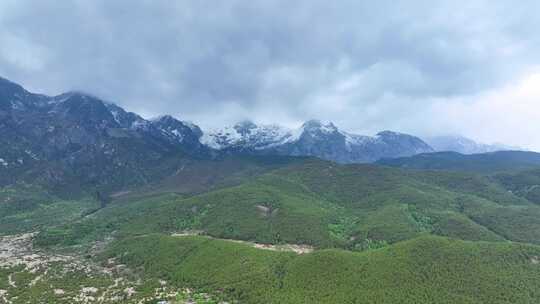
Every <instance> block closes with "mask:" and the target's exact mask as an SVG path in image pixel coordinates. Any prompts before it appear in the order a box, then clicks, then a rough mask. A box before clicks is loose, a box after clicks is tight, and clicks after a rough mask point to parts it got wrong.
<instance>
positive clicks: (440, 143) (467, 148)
mask: <svg viewBox="0 0 540 304" xmlns="http://www.w3.org/2000/svg"><path fill="white" fill-rule="evenodd" d="M424 140H425V141H426V142H427V143H428V144H429V145H430V146H431V147H432V148H433V149H434V150H435V151H437V152H445V151H446V152H448V151H451V152H458V153H461V154H478V153H489V152H495V151H509V150H523V149H521V148H518V147H512V146H507V145H503V144H493V145H487V144H483V143H478V142H475V141H474V140H472V139H469V138H466V137H463V136H456V135H454V136H451V135H448V136H436V137H427V138H424Z"/></svg>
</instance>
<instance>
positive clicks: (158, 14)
mask: <svg viewBox="0 0 540 304" xmlns="http://www.w3.org/2000/svg"><path fill="white" fill-rule="evenodd" d="M539 3H540V2H537V1H519V2H515V1H377V2H374V1H347V0H343V1H319V0H300V1H234V0H231V1H204V0H196V1H195V0H194V1H104V0H103V1H21V0H17V1H12V0H6V1H2V2H1V3H0V45H1V48H0V75H2V76H4V77H6V78H9V79H11V80H14V81H17V82H20V83H22V84H23V85H25V86H27V87H28V88H29V89H31V90H33V91H38V92H44V93H48V94H57V93H60V92H63V91H67V90H71V89H77V90H83V91H87V92H90V93H93V94H95V95H98V96H101V97H103V98H105V99H109V100H111V101H114V102H116V103H118V104H119V105H122V106H124V107H125V108H127V109H129V110H132V111H136V112H139V113H142V114H143V115H146V116H153V115H158V114H163V113H170V114H173V115H175V116H177V117H179V118H182V119H190V120H194V121H195V122H197V123H200V124H201V125H203V126H218V125H222V124H227V123H231V122H234V121H237V120H240V119H246V118H249V119H253V120H255V121H259V122H263V123H269V122H277V123H282V124H285V125H295V124H298V123H300V122H301V121H303V120H306V119H309V118H319V119H323V120H332V121H334V122H335V123H336V124H337V125H340V126H342V127H343V128H344V129H348V130H350V131H356V132H362V133H368V134H369V133H373V132H375V131H378V130H381V129H395V130H400V131H406V132H414V133H416V134H421V135H422V134H428V135H431V134H434V133H444V132H448V133H457V132H459V133H465V135H469V136H473V137H476V138H480V139H483V140H487V141H507V142H508V143H509V144H518V145H525V146H529V147H533V148H540V141H539V142H530V141H527V140H529V139H528V138H530V135H529V134H533V133H535V132H537V131H538V132H540V126H536V125H535V124H538V123H537V122H533V121H532V120H535V119H537V118H538V117H537V116H534V115H533V116H532V117H530V114H529V116H527V115H525V116H526V117H520V115H523V113H528V112H531V111H535V110H537V111H538V112H540V105H539V103H540V93H539V92H537V91H534V90H530V88H529V87H531V86H534V85H535V84H540V81H539V82H535V81H536V78H535V75H538V69H537V66H538V63H539V62H538V61H539V58H538V54H540V52H539V51H540V40H539V38H538V37H540V30H538V29H539V28H540V24H539V23H540V21H539V20H540V19H539V18H537V17H536V14H537V12H538V11H540V4H539ZM531 79H532V80H531ZM520 90H525V91H527V94H528V95H526V96H525V97H523V96H522V94H521V95H520V93H519V92H521V91H520ZM535 94H538V95H535ZM497 96H508V98H509V99H512V98H516V99H515V100H512V102H513V104H514V105H515V104H516V103H518V104H521V108H523V107H525V109H522V110H519V111H513V110H512V109H513V108H514V107H513V106H512V103H510V102H508V101H505V102H506V103H504V102H502V101H500V100H499V99H500V97H497ZM520 96H521V97H520ZM537 97H538V99H536V98H537ZM498 98H499V99H498ZM520 98H521V99H520ZM535 100H536V101H535ZM495 103H497V106H492V105H493V104H495ZM501 103H502V104H501ZM535 106H536V108H534V107H535ZM505 107H506V108H508V109H506V108H505ZM531 107H533V108H531ZM493 108H495V109H496V110H497V111H502V112H503V113H504V112H506V113H507V115H511V116H512V115H513V116H512V117H511V119H510V118H508V119H507V120H503V121H498V122H496V121H493V119H491V118H496V117H497V115H502V114H501V113H499V112H493V113H492V112H490V111H492V109H493ZM517 108H519V106H518V107H517ZM475 111H476V112H478V113H477V114H475V113H476V112H475ZM471 113H472V114H471ZM524 119H525V121H527V119H531V121H530V123H528V125H529V126H528V127H527V128H525V131H523V129H519V130H518V128H519V123H520V122H523V121H524ZM531 125H532V126H531ZM498 127H500V128H501V132H498V131H497V128H498ZM517 132H522V133H523V132H524V133H525V134H524V135H522V137H519V136H517V137H516V136H515V135H513V133H517Z"/></svg>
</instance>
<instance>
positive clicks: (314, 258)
mask: <svg viewBox="0 0 540 304" xmlns="http://www.w3.org/2000/svg"><path fill="white" fill-rule="evenodd" d="M539 255H540V247H536V246H529V245H518V244H510V243H486V242H465V241H457V240H449V239H445V238H441V237H429V236H423V237H419V238H416V239H414V240H410V241H406V242H401V243H398V244H395V245H392V246H389V247H386V248H383V249H378V250H371V251H368V252H363V253H352V252H348V251H342V250H322V251H316V252H314V253H310V254H305V255H295V254H294V253H287V252H273V251H266V250H259V249H255V248H252V247H249V246H247V245H244V244H238V243H234V242H230V241H222V240H212V239H209V238H206V237H171V236H162V235H148V236H142V237H136V238H131V239H126V240H124V241H122V242H120V243H117V244H116V245H114V246H113V247H112V248H111V249H110V250H109V251H108V252H107V255H106V256H107V257H120V261H121V262H122V263H126V264H127V265H129V266H131V267H143V268H144V270H145V273H146V274H147V275H149V276H154V277H160V278H163V279H165V280H167V281H170V282H173V283H175V284H179V285H185V284H187V285H190V286H194V287H197V288H200V289H202V290H205V289H207V290H217V289H219V290H222V291H224V293H225V294H226V295H229V296H232V297H233V298H235V299H238V300H240V301H241V302H242V303H475V304H477V303H486V304H487V303H490V304H495V303H536V302H538V301H540V265H538V260H537V258H538V256H539Z"/></svg>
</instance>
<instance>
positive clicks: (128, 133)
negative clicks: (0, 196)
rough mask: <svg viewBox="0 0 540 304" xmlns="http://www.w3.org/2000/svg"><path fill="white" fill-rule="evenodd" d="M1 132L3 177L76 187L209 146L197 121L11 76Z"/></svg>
mask: <svg viewBox="0 0 540 304" xmlns="http://www.w3.org/2000/svg"><path fill="white" fill-rule="evenodd" d="M0 132H1V134H2V136H1V138H0V145H1V146H0V159H2V161H1V163H2V164H1V168H0V170H2V171H3V172H0V182H1V183H2V184H6V183H10V182H15V181H20V180H24V181H27V182H38V183H40V184H46V185H48V186H53V187H56V188H59V187H65V188H66V189H70V190H69V191H74V192H76V191H78V189H77V187H79V186H81V185H90V186H92V185H93V186H95V187H101V186H105V187H106V185H109V184H114V185H121V184H133V183H140V182H145V181H146V180H147V179H149V178H151V176H148V174H149V173H148V170H147V169H148V168H149V166H154V165H155V164H156V163H158V162H159V161H160V160H163V159H164V158H166V157H170V156H171V155H177V156H179V157H180V156H185V155H195V154H196V155H197V156H200V155H206V154H208V150H209V149H207V148H206V147H204V146H203V145H201V144H200V142H199V140H198V139H199V137H200V136H201V135H202V133H201V131H200V129H198V128H190V127H187V125H186V124H184V123H183V122H181V121H178V120H175V119H174V118H172V117H168V118H166V119H165V118H163V119H160V120H156V121H147V120H145V119H143V118H142V117H140V116H138V115H137V114H134V113H129V112H126V111H125V110H123V109H122V108H121V107H119V106H116V105H114V104H111V103H108V102H104V101H103V100H100V99H99V98H96V97H94V96H91V95H88V94H83V93H79V92H70V93H65V94H61V95H58V96H53V97H50V96H44V95H38V94H32V93H30V92H28V91H26V90H25V89H23V88H22V87H21V86H19V85H17V84H14V83H12V82H10V81H8V80H6V79H0ZM75 185H76V186H75Z"/></svg>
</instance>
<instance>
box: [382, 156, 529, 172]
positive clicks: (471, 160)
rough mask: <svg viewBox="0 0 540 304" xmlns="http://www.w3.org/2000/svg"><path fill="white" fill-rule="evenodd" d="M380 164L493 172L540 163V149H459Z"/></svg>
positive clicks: (409, 167)
mask: <svg viewBox="0 0 540 304" xmlns="http://www.w3.org/2000/svg"><path fill="white" fill-rule="evenodd" d="M377 163H378V164H380V165H385V166H392V167H400V168H407V169H422V170H453V171H472V172H482V173H493V172H499V171H515V170H526V169H530V168H535V167H536V168H538V167H540V153H535V152H525V151H500V152H491V153H483V154H471V155H463V154H459V153H456V152H437V153H426V154H418V155H414V156H411V157H401V158H395V159H382V160H379V161H378V162H377Z"/></svg>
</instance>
